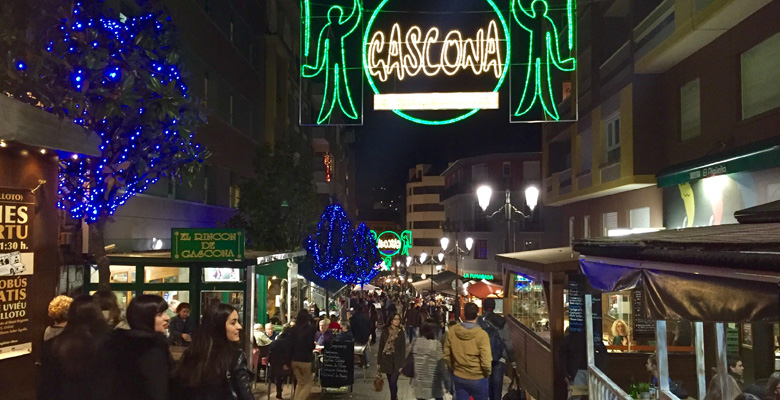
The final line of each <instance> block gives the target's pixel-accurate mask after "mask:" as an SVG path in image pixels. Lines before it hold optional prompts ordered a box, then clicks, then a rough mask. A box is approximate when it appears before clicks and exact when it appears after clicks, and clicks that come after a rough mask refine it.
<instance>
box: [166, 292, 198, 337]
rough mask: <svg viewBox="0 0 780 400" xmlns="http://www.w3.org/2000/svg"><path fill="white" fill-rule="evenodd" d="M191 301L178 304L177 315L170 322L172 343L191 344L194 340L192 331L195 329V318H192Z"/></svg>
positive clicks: (169, 329)
mask: <svg viewBox="0 0 780 400" xmlns="http://www.w3.org/2000/svg"><path fill="white" fill-rule="evenodd" d="M190 310H191V307H190V303H184V302H182V303H179V305H178V306H176V316H174V317H173V318H171V322H170V323H169V324H168V326H169V328H168V331H169V333H170V339H171V344H173V345H176V346H189V344H190V343H191V342H192V332H194V331H195V319H193V318H190Z"/></svg>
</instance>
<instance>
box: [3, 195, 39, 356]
mask: <svg viewBox="0 0 780 400" xmlns="http://www.w3.org/2000/svg"><path fill="white" fill-rule="evenodd" d="M34 214H35V201H34V198H33V195H32V193H31V192H30V189H11V188H0V360H3V359H6V358H11V357H17V356H23V355H27V354H30V353H31V352H32V342H33V340H40V339H38V338H36V339H33V338H32V337H31V336H30V331H29V325H30V318H29V317H28V316H27V282H28V277H30V276H31V275H32V274H33V270H34V268H33V267H34V257H33V252H32V242H31V240H32V238H33V233H32V227H33V224H32V219H33V217H34Z"/></svg>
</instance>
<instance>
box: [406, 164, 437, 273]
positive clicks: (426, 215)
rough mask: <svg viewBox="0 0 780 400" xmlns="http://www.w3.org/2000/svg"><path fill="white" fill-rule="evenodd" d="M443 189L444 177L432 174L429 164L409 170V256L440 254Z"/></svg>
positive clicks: (407, 210) (407, 204)
mask: <svg viewBox="0 0 780 400" xmlns="http://www.w3.org/2000/svg"><path fill="white" fill-rule="evenodd" d="M443 190H444V177H443V176H440V175H436V174H433V171H432V170H431V166H430V165H428V164H417V165H416V166H415V167H414V168H410V169H409V180H408V182H407V183H406V229H407V230H410V231H412V248H411V249H410V250H409V255H410V256H414V257H416V256H419V255H420V254H421V253H422V252H425V253H427V254H437V253H438V252H439V251H440V250H441V242H440V239H441V237H442V236H443V233H444V231H443V230H442V227H443V224H444V220H445V215H444V205H442V204H441V202H440V201H441V193H442V192H443ZM412 270H413V269H412ZM429 272H430V271H429Z"/></svg>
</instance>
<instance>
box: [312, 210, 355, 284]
mask: <svg viewBox="0 0 780 400" xmlns="http://www.w3.org/2000/svg"><path fill="white" fill-rule="evenodd" d="M351 230H352V223H351V222H350V221H349V217H347V213H346V212H345V211H344V209H343V208H342V207H341V206H340V205H338V204H331V205H329V206H327V207H325V211H324V212H323V213H322V217H320V222H319V224H317V232H316V233H314V234H313V235H311V236H309V237H308V238H307V239H306V241H305V243H304V247H305V248H306V251H307V252H308V253H309V257H311V258H312V260H313V261H314V273H315V274H317V276H319V277H320V278H322V279H328V278H330V277H338V276H339V275H340V271H341V270H343V269H344V267H345V266H346V265H347V263H349V261H350V254H349V253H351V250H352V232H351Z"/></svg>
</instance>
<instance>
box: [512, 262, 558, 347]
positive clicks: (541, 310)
mask: <svg viewBox="0 0 780 400" xmlns="http://www.w3.org/2000/svg"><path fill="white" fill-rule="evenodd" d="M509 279H511V280H512V282H513V283H514V285H513V286H510V288H509V295H510V296H511V297H512V310H511V311H510V310H507V312H511V313H512V315H513V316H514V317H515V318H517V320H518V321H520V323H521V324H523V325H525V326H526V327H528V328H529V329H531V330H533V331H534V332H536V334H537V335H538V336H539V337H541V338H542V339H544V340H546V341H548V342H549V340H550V323H549V320H548V317H549V315H548V312H547V302H546V301H545V296H544V292H543V290H542V282H538V281H536V279H535V278H533V277H530V276H526V275H522V274H514V273H510V274H509Z"/></svg>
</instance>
